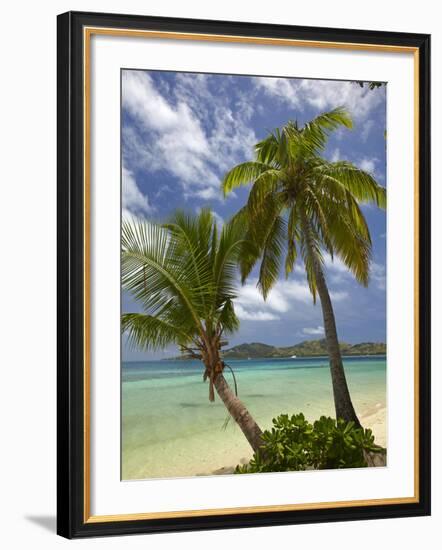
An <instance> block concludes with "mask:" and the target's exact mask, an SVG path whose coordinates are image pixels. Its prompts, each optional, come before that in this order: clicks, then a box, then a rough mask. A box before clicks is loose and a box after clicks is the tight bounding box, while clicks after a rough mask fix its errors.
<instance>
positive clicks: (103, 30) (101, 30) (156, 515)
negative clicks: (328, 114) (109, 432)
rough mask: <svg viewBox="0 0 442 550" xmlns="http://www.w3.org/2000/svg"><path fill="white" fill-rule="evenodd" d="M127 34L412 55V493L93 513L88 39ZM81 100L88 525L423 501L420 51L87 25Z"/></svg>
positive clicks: (84, 35) (357, 44)
mask: <svg viewBox="0 0 442 550" xmlns="http://www.w3.org/2000/svg"><path fill="white" fill-rule="evenodd" d="M94 34H96V35H108V36H125V37H132V38H150V39H168V40H194V41H203V42H224V43H248V44H256V45H268V46H291V47H304V48H323V49H341V50H363V51H374V52H391V53H412V54H413V61H414V495H413V496H410V497H397V498H384V499H368V500H352V501H336V502H317V503H298V504H283V505H269V506H248V507H244V506H242V507H234V508H215V509H203V510H175V511H167V512H148V513H130V514H115V515H103V516H94V515H91V506H90V502H91V472H90V437H91V434H90V423H91V418H90V409H91V406H90V405H91V402H90V400H91V390H90V369H91V364H90V345H91V342H90V329H91V326H90V306H91V304H90V265H91V264H90V215H91V211H90V185H91V182H90V167H91V158H90V155H91V151H90V145H91V143H90V107H91V106H90V99H91V98H90V84H91V74H90V70H91V65H90V53H91V52H90V45H91V44H90V42H91V37H92V35H94ZM83 68H84V72H83V83H84V87H83V102H84V133H83V138H84V158H83V167H84V225H83V230H84V302H83V304H84V324H83V326H84V378H83V390H84V411H83V415H84V425H83V435H84V449H83V451H84V452H83V458H84V486H83V490H84V498H83V512H84V523H102V522H113V521H136V520H143V519H144V520H146V519H163V518H184V517H201V516H215V515H228V514H249V513H264V512H282V511H297V510H315V509H318V510H319V509H326V508H343V507H350V506H376V505H377V506H379V505H394V504H410V503H416V502H419V208H418V205H419V49H418V48H416V47H411V46H392V45H388V44H379V45H378V44H364V43H357V42H355V43H347V42H345V43H344V42H328V41H316V40H296V39H281V38H262V37H246V36H235V35H218V34H202V33H180V32H166V31H148V30H137V29H117V28H108V27H84V28H83Z"/></svg>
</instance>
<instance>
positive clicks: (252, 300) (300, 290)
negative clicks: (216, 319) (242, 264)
mask: <svg viewBox="0 0 442 550" xmlns="http://www.w3.org/2000/svg"><path fill="white" fill-rule="evenodd" d="M256 283H257V280H256V279H250V280H249V281H248V282H247V283H246V284H245V285H243V286H241V287H239V288H238V295H237V298H235V300H234V303H235V311H236V312H237V314H238V317H239V318H240V319H246V320H250V321H264V320H270V317H269V316H272V319H279V318H280V317H282V315H283V314H285V315H287V314H290V313H291V312H292V311H295V310H299V309H300V307H301V306H302V309H303V310H305V306H310V305H311V304H312V303H313V298H312V295H311V293H310V289H309V287H308V285H307V283H306V282H303V281H299V280H297V279H291V280H288V281H285V280H279V281H278V282H277V283H276V284H275V286H274V287H273V288H272V290H271V291H270V292H269V295H268V296H267V300H264V298H263V297H262V294H261V292H260V291H259V289H258V288H257V286H256ZM330 296H331V298H332V300H333V301H335V302H339V301H342V300H344V299H346V298H347V297H348V293H347V292H341V291H331V292H330Z"/></svg>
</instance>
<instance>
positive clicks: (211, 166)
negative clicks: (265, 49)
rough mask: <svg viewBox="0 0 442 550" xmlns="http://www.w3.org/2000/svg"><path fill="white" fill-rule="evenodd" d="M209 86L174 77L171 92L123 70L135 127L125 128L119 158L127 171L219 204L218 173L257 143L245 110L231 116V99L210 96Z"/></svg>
mask: <svg viewBox="0 0 442 550" xmlns="http://www.w3.org/2000/svg"><path fill="white" fill-rule="evenodd" d="M226 78H228V77H226ZM209 81H210V76H208V75H194V74H185V75H184V74H179V75H177V76H176V83H175V84H176V85H175V86H174V87H170V86H169V85H167V84H166V83H164V82H163V83H162V84H155V81H154V80H153V79H152V78H151V76H150V75H149V74H148V73H147V72H144V71H124V72H123V81H122V99H123V108H124V109H125V110H126V111H127V113H129V115H130V116H131V117H132V118H133V120H134V122H133V123H132V124H130V125H127V127H125V129H124V135H123V138H124V140H123V145H124V147H123V151H124V153H123V154H124V157H125V159H126V160H127V162H128V164H129V166H130V167H132V166H138V167H140V168H143V169H145V170H148V171H158V170H164V171H166V172H168V173H170V174H172V175H173V176H175V177H177V178H178V179H179V181H180V183H181V185H182V186H183V188H184V192H185V196H192V195H197V196H200V197H201V198H203V199H221V198H222V196H221V192H220V189H219V183H220V179H221V177H222V175H223V173H224V172H225V171H226V170H227V169H228V168H230V167H231V166H233V165H235V164H237V163H239V162H241V161H243V160H245V159H246V158H249V157H250V156H251V154H252V146H253V144H254V143H255V142H256V141H257V139H256V136H255V133H254V131H253V130H252V128H250V127H249V126H248V122H249V119H250V116H251V114H252V111H251V110H250V106H249V105H248V104H246V102H244V101H242V103H241V102H240V103H239V110H238V111H237V112H235V115H234V114H233V112H232V110H231V109H230V107H229V101H230V99H231V98H230V96H227V95H225V96H224V95H222V94H220V93H219V90H217V92H218V93H217V94H216V95H215V94H212V93H211V92H210V88H209ZM241 105H243V107H241Z"/></svg>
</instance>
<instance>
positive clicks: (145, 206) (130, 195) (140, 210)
mask: <svg viewBox="0 0 442 550" xmlns="http://www.w3.org/2000/svg"><path fill="white" fill-rule="evenodd" d="M122 208H123V213H124V212H126V213H129V212H130V213H131V214H132V215H136V216H141V215H143V214H149V213H150V212H151V211H152V207H151V206H150V204H149V200H148V198H147V196H146V195H143V193H142V192H141V191H140V189H139V188H138V185H137V182H136V181H135V177H134V175H133V173H132V172H130V171H129V170H127V169H126V168H125V167H124V166H123V170H122Z"/></svg>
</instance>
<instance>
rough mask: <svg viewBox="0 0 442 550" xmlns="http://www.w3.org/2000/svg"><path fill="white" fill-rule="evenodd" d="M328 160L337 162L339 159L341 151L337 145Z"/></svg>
mask: <svg viewBox="0 0 442 550" xmlns="http://www.w3.org/2000/svg"><path fill="white" fill-rule="evenodd" d="M330 160H331V162H338V160H341V151H340V150H339V148H338V147H336V149H335V150H334V151H333V153H332V155H331V158H330Z"/></svg>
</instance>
